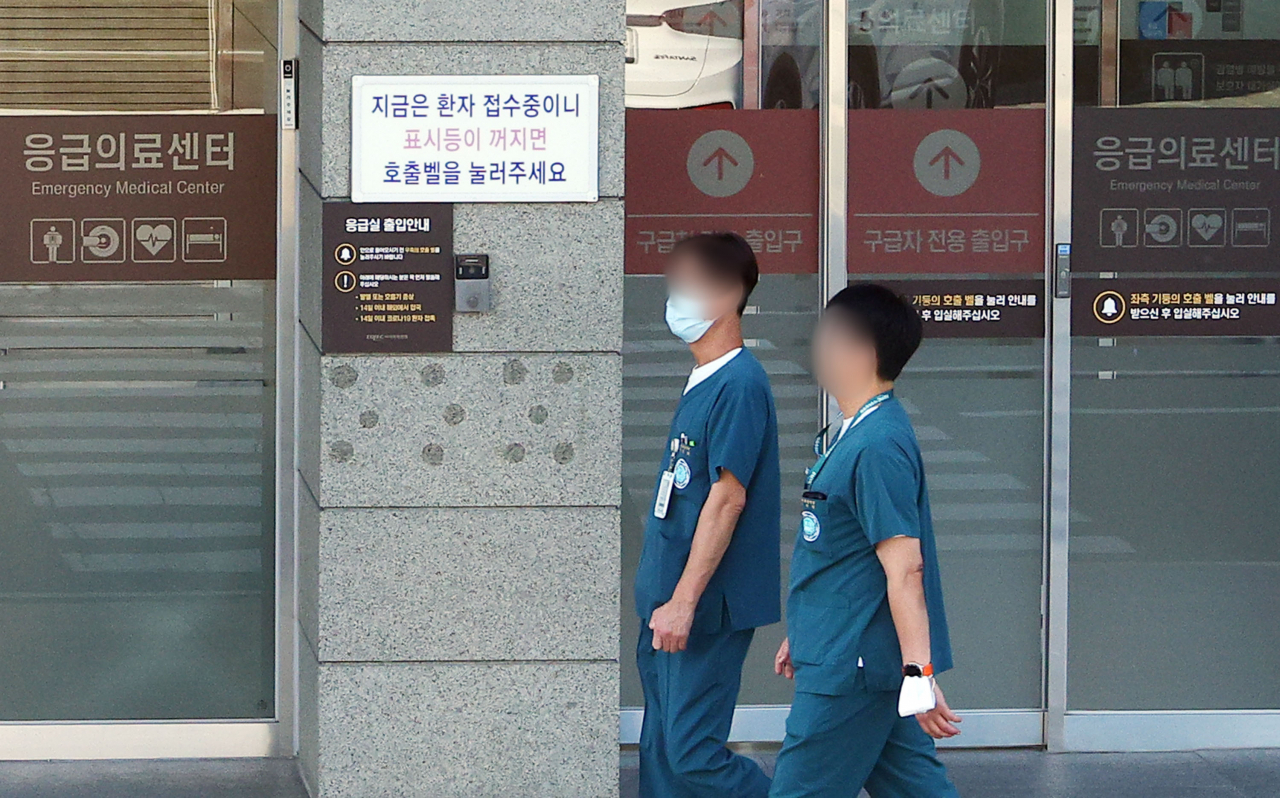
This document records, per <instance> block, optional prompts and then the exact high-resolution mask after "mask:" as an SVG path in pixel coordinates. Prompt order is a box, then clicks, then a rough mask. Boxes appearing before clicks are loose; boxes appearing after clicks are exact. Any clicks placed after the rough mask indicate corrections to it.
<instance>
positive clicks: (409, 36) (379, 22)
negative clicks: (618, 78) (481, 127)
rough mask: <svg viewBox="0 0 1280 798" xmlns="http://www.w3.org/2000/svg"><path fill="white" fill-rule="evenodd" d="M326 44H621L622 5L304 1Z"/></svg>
mask: <svg viewBox="0 0 1280 798" xmlns="http://www.w3.org/2000/svg"><path fill="white" fill-rule="evenodd" d="M300 16H301V17H302V20H303V22H305V23H306V25H307V26H308V27H310V28H311V29H312V30H314V31H315V32H316V33H317V34H319V36H320V37H321V38H323V39H325V40H327V41H385V42H396V41H406V42H492V41H498V42H621V41H622V36H623V20H624V18H625V16H626V7H625V4H624V2H623V0H591V1H590V2H582V0H549V2H542V3H539V4H538V5H537V6H536V8H534V7H530V5H529V3H528V1H527V0H484V1H483V2H466V3H463V2H458V0H303V2H302V3H301V8H300Z"/></svg>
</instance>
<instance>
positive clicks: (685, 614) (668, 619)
mask: <svg viewBox="0 0 1280 798" xmlns="http://www.w3.org/2000/svg"><path fill="white" fill-rule="evenodd" d="M697 606H698V605H697V604H691V603H689V602H686V601H681V600H680V599H674V598H673V599H671V600H670V601H668V602H667V603H666V604H663V605H662V606H661V607H659V608H658V609H656V610H654V611H653V615H651V616H649V628H650V629H652V630H653V648H654V650H655V651H665V652H667V653H668V654H675V653H676V652H677V651H684V649H685V646H687V645H688V644H689V630H690V629H691V628H693V612H694V610H696V609H697Z"/></svg>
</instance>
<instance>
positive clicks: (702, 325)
mask: <svg viewBox="0 0 1280 798" xmlns="http://www.w3.org/2000/svg"><path fill="white" fill-rule="evenodd" d="M715 323H716V320H715V319H708V318H707V317H706V309H705V308H704V307H703V305H702V303H701V302H699V301H698V300H697V299H694V298H693V297H691V296H689V295H688V294H682V293H680V292H678V291H673V292H671V295H670V296H669V297H668V298H667V327H668V328H669V329H670V330H671V333H672V334H673V335H675V336H676V337H677V338H679V339H680V340H681V341H684V342H685V343H686V344H692V343H696V342H697V341H699V340H700V339H701V338H702V336H704V335H706V334H707V330H710V329H711V325H713V324H715Z"/></svg>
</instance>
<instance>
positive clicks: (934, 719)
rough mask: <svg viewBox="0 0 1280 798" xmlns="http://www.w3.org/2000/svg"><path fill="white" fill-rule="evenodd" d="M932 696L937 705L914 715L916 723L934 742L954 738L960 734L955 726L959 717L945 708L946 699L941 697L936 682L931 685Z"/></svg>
mask: <svg viewBox="0 0 1280 798" xmlns="http://www.w3.org/2000/svg"><path fill="white" fill-rule="evenodd" d="M933 694H934V696H935V697H936V698H937V699H938V705H937V706H935V707H934V708H933V709H931V710H929V711H928V712H922V713H920V714H919V715H916V721H917V722H918V723H919V724H920V728H922V729H924V733H925V734H927V735H929V736H930V737H932V738H934V739H935V740H945V739H946V738H948V737H955V736H956V735H957V734H959V733H960V730H959V729H957V728H956V726H955V724H957V723H960V716H959V715H957V714H956V713H954V712H952V711H951V707H949V706H947V699H946V698H944V697H943V695H942V688H941V687H939V686H938V683H937V682H934V683H933Z"/></svg>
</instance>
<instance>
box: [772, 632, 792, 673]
mask: <svg viewBox="0 0 1280 798" xmlns="http://www.w3.org/2000/svg"><path fill="white" fill-rule="evenodd" d="M773 672H774V673H776V674H778V675H779V676H785V677H787V678H788V679H794V678H796V669H795V666H794V665H792V664H791V638H789V637H784V638H782V645H780V646H778V653H777V654H775V655H774V656H773Z"/></svg>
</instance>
